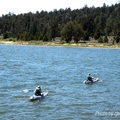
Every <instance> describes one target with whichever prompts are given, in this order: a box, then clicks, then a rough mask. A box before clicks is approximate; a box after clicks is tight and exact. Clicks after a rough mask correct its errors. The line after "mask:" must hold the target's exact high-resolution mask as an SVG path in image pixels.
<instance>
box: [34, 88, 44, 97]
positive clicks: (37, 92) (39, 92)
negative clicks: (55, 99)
mask: <svg viewBox="0 0 120 120" xmlns="http://www.w3.org/2000/svg"><path fill="white" fill-rule="evenodd" d="M35 95H36V96H42V95H43V93H42V90H41V87H40V86H38V87H36V90H35Z"/></svg>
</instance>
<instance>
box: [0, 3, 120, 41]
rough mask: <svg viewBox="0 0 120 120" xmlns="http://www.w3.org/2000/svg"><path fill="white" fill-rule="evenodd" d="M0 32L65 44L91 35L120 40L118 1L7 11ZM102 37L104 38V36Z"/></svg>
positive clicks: (12, 35)
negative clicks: (64, 7) (101, 4)
mask: <svg viewBox="0 0 120 120" xmlns="http://www.w3.org/2000/svg"><path fill="white" fill-rule="evenodd" d="M0 35H2V36H3V38H4V39H6V38H16V39H17V40H24V41H29V40H38V41H39V40H42V41H54V40H55V38H56V37H59V38H60V40H61V41H65V42H67V43H69V42H71V41H72V40H74V42H76V43H78V42H79V41H80V40H84V41H88V40H90V38H94V39H95V40H98V41H99V42H108V36H113V38H114V41H115V42H116V43H118V42H120V3H118V4H115V5H111V6H107V5H106V4H105V3H104V4H103V6H102V7H96V8H95V7H94V6H92V7H87V5H85V6H84V7H83V8H81V9H74V10H71V8H66V9H60V10H56V9H54V10H53V11H50V12H47V11H41V12H39V11H36V13H32V12H29V13H25V14H19V15H15V14H14V13H8V14H6V15H2V17H0ZM103 36H104V39H103Z"/></svg>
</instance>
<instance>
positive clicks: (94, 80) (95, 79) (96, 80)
mask: <svg viewBox="0 0 120 120" xmlns="http://www.w3.org/2000/svg"><path fill="white" fill-rule="evenodd" d="M92 80H93V82H91V81H89V80H85V81H83V83H85V84H89V83H95V82H98V81H99V79H98V78H93V79H92Z"/></svg>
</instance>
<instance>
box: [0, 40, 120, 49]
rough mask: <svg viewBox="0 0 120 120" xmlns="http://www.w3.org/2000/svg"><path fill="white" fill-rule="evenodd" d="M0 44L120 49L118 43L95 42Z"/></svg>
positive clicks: (13, 42)
mask: <svg viewBox="0 0 120 120" xmlns="http://www.w3.org/2000/svg"><path fill="white" fill-rule="evenodd" d="M0 44H14V45H40V46H69V47H91V48H92V47H96V48H120V43H118V44H114V45H113V44H110V43H97V42H86V43H84V42H80V43H59V42H43V41H34V40H33V41H7V40H0Z"/></svg>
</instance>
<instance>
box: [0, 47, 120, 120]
mask: <svg viewBox="0 0 120 120" xmlns="http://www.w3.org/2000/svg"><path fill="white" fill-rule="evenodd" d="M88 72H90V73H91V74H92V75H94V76H95V77H98V78H99V79H100V81H99V82H97V83H94V84H89V85H88V84H83V81H84V80H85V79H86V76H87V74H88ZM38 85H40V86H42V90H43V91H45V90H48V91H49V94H48V96H47V97H46V98H45V99H42V100H39V101H34V102H30V101H29V97H30V96H31V95H33V94H34V93H33V91H34V89H35V87H36V86H38ZM25 89H27V90H29V92H27V93H25V92H23V90H25ZM8 119H9V120H88V119H89V120H120V49H102V48H76V47H53V46H22V45H21V46H20V45H0V120H8Z"/></svg>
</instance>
